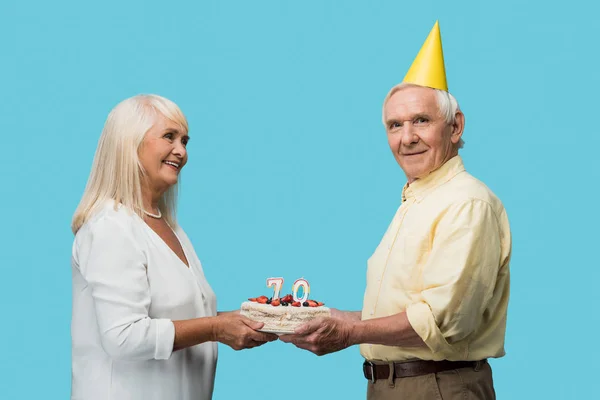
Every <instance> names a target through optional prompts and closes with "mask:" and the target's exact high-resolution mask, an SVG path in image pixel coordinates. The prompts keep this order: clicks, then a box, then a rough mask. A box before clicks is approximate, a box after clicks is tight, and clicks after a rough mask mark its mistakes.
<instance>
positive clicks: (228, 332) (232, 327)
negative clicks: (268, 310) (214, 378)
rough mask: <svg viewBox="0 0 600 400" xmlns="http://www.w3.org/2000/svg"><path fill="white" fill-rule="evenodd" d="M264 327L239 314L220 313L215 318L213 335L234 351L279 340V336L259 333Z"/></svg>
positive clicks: (260, 323)
mask: <svg viewBox="0 0 600 400" xmlns="http://www.w3.org/2000/svg"><path fill="white" fill-rule="evenodd" d="M263 325H264V324H263V323H262V322H256V321H252V320H251V319H248V318H246V317H244V316H242V315H240V314H239V312H229V313H219V316H218V317H216V318H215V324H214V328H213V329H214V331H213V332H214V334H213V335H214V338H215V341H217V342H221V343H223V344H226V345H227V346H229V347H231V348H232V349H234V350H243V349H250V348H252V347H257V346H261V345H263V344H265V343H267V342H272V341H274V340H277V338H278V336H277V335H273V334H271V333H264V332H257V330H258V329H260V328H262V327H263Z"/></svg>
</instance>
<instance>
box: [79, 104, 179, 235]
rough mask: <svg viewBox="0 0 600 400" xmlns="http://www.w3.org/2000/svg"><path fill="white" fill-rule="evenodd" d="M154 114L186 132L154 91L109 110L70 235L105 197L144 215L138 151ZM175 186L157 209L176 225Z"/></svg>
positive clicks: (175, 111) (170, 107)
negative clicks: (161, 116)
mask: <svg viewBox="0 0 600 400" xmlns="http://www.w3.org/2000/svg"><path fill="white" fill-rule="evenodd" d="M157 115H163V116H164V117H165V118H167V119H169V120H171V121H173V122H174V123H176V124H178V125H179V127H180V129H181V130H182V131H183V132H185V133H187V132H188V123H187V120H186V118H185V116H184V115H183V113H182V112H181V110H180V109H179V107H178V106H177V105H176V104H175V103H173V102H172V101H170V100H168V99H166V98H164V97H161V96H158V95H153V94H141V95H137V96H133V97H130V98H128V99H126V100H123V101H122V102H120V103H119V104H117V106H116V107H115V108H113V109H112V111H111V112H110V114H109V115H108V118H107V119H106V122H105V124H104V129H103V130H102V134H101V135H100V140H99V141H98V147H97V148H96V154H95V156H94V161H93V165H92V170H91V172H90V176H89V178H88V182H87V185H86V188H85V191H84V193H83V196H82V198H81V201H80V202H79V206H78V207H77V210H76V211H75V214H74V215H73V220H72V223H71V230H72V231H73V233H77V231H78V230H79V229H80V228H81V226H82V225H83V224H84V223H85V222H86V221H88V220H89V218H90V217H91V216H92V215H93V214H94V213H95V212H96V211H98V209H99V208H100V207H102V206H103V205H104V204H106V202H107V201H109V200H114V201H115V207H117V205H118V204H122V205H123V206H125V207H127V208H128V209H129V210H130V211H133V212H135V213H136V214H138V215H139V216H140V217H141V218H143V210H144V203H143V199H142V180H143V179H144V176H145V172H144V169H143V168H142V165H141V163H140V159H139V155H138V152H139V149H140V146H141V144H142V142H143V140H144V136H145V135H146V133H147V132H148V131H149V130H150V128H152V126H153V125H154V124H155V123H156V117H157ZM176 202H177V185H176V184H175V185H173V186H171V187H170V188H169V189H168V190H167V191H166V192H165V193H164V194H163V195H162V197H161V199H160V200H159V203H158V208H159V209H160V211H161V213H162V214H163V216H164V218H165V220H166V221H167V222H168V223H169V224H171V226H175V225H176V224H177V221H176V218H175V214H176Z"/></svg>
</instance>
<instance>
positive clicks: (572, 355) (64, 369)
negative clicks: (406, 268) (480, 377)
mask: <svg viewBox="0 0 600 400" xmlns="http://www.w3.org/2000/svg"><path fill="white" fill-rule="evenodd" d="M592 4H593V2H591V1H587V2H585V1H569V2H566V1H556V2H548V1H537V2H534V1H530V2H523V1H516V0H503V1H490V2H476V1H472V2H444V1H418V2H417V1H414V2H412V3H410V2H400V1H378V2H367V1H364V2H359V1H338V2H333V1H324V0H319V1H307V0H305V1H302V2H296V1H281V0H270V1H223V0H221V1H203V2H199V1H172V2H170V4H169V3H167V2H166V1H160V2H159V1H124V2H122V1H115V0H110V1H108V0H105V1H102V2H100V1H97V2H93V3H92V2H80V1H52V2H46V1H16V0H12V1H8V0H4V1H3V2H2V5H1V6H0V43H1V46H0V48H1V51H2V54H1V55H0V57H1V60H2V61H1V63H0V115H1V117H0V121H1V128H2V133H1V135H2V140H1V145H0V149H1V153H2V156H1V157H0V173H1V181H0V190H1V191H2V195H1V196H0V202H1V203H0V205H1V207H0V209H1V210H2V226H3V228H2V229H1V231H0V239H1V240H0V246H1V251H0V304H2V305H3V307H2V308H3V312H2V322H1V329H0V343H2V347H3V349H2V359H1V361H0V398H2V399H38V398H44V399H66V398H68V396H69V393H70V331H69V329H70V327H69V324H70V312H71V309H70V307H71V292H70V291H71V267H70V250H71V244H72V240H73V237H72V234H71V232H70V229H69V224H70V220H71V216H72V214H73V211H74V210H75V208H76V206H77V204H78V202H79V199H80V196H81V194H82V191H83V188H84V185H85V182H86V180H87V176H88V174H89V171H90V167H91V162H92V157H93V153H94V151H95V147H96V144H97V140H98V137H99V135H100V132H101V129H102V125H103V123H104V120H105V118H106V116H107V114H108V112H109V111H110V109H111V108H112V107H114V106H115V105H116V104H117V103H118V102H119V101H121V100H123V99H124V98H126V97H129V96H132V95H135V94H137V93H142V92H144V93H158V94H161V95H163V96H166V97H168V98H170V99H172V100H174V101H175V102H176V103H178V104H179V105H180V107H181V108H182V110H183V111H184V113H185V114H186V115H187V116H188V118H189V121H190V126H191V132H190V133H191V136H192V141H191V142H190V145H189V152H190V159H189V163H188V165H187V167H186V169H185V170H184V171H183V173H182V174H183V177H182V190H181V198H180V199H181V200H180V208H179V216H180V218H179V219H180V223H181V224H182V226H183V227H184V229H186V231H187V233H188V235H189V236H190V238H191V239H192V242H193V243H194V245H195V248H196V251H197V253H198V254H199V256H200V258H201V260H202V261H203V263H204V267H205V270H206V274H207V276H208V279H209V282H210V283H211V285H212V286H213V288H214V289H215V291H216V293H217V295H218V299H219V309H220V310H230V309H235V308H237V307H238V306H239V303H240V302H241V301H242V300H244V299H245V298H247V297H249V296H256V295H259V294H262V293H265V294H266V293H268V289H267V288H266V286H265V278H267V277H269V276H283V277H285V279H286V283H285V287H284V290H285V291H289V290H291V284H292V282H293V281H294V280H295V279H296V278H298V277H301V276H303V277H305V278H306V279H308V280H309V282H310V283H311V289H312V290H311V291H312V295H313V296H314V297H316V298H318V299H321V300H322V301H325V302H326V303H327V304H328V305H332V306H336V307H339V308H343V309H360V307H361V304H362V295H363V290H364V286H365V269H366V260H367V258H368V257H369V256H370V255H371V253H372V251H373V250H374V249H375V247H376V245H377V244H378V242H379V240H380V238H381V236H382V235H383V233H384V231H385V229H386V227H387V225H388V223H389V221H390V220H391V217H392V216H393V214H394V211H395V210H396V207H397V206H398V205H399V202H400V193H401V188H402V186H403V184H404V182H405V178H404V175H403V173H402V171H401V170H400V168H399V167H398V166H397V165H396V164H395V162H394V159H393V157H392V155H391V154H390V151H389V149H388V147H387V142H386V138H385V133H384V130H383V127H382V125H381V122H380V119H381V103H382V100H383V97H384V96H385V94H386V93H387V91H388V89H389V88H391V87H392V86H393V85H394V84H396V83H398V82H399V81H400V80H401V79H402V77H403V76H404V73H405V72H406V70H407V69H408V67H409V66H410V63H411V62H412V60H413V58H414V57H415V55H416V54H417V52H418V50H419V48H420V46H421V44H422V43H423V41H424V40H425V37H426V36H427V34H428V33H429V30H430V29H431V27H432V26H433V23H434V22H435V20H436V19H439V20H440V26H441V30H442V38H443V45H444V51H445V58H446V68H447V75H448V81H449V85H450V90H451V92H452V93H453V94H454V95H455V96H456V97H457V98H458V100H459V102H460V104H461V106H462V109H463V111H464V112H465V114H466V120H467V124H466V131H465V135H464V138H465V140H466V146H465V148H464V149H463V150H462V152H461V154H462V156H463V158H464V160H465V163H466V166H467V169H468V170H469V171H470V172H471V173H472V174H473V175H475V176H476V177H478V178H480V179H482V180H483V181H484V182H485V183H486V184H487V185H488V186H489V187H490V188H491V189H492V190H493V191H495V193H496V194H497V195H498V196H499V197H500V198H501V199H502V200H503V202H504V204H505V206H506V208H507V210H508V213H509V218H510V221H511V226H512V231H513V235H514V247H513V262H512V265H511V268H512V297H511V303H510V309H509V325H508V332H507V339H506V349H507V353H508V354H507V356H506V357H505V358H503V359H500V360H494V361H492V365H493V368H494V377H495V382H496V390H497V394H498V397H499V398H501V399H533V398H536V399H542V398H543V399H589V398H594V396H595V387H597V382H596V375H597V374H596V373H595V370H597V364H595V362H596V358H597V357H598V355H599V352H598V347H597V340H598V339H597V327H598V323H599V322H600V320H599V317H598V314H597V312H595V311H596V310H597V307H598V300H599V296H598V294H597V290H595V289H596V287H597V282H598V280H599V278H600V276H599V272H598V271H599V268H598V267H600V263H599V261H598V257H597V245H596V240H597V238H598V233H597V232H598V225H599V222H600V218H599V213H598V208H597V205H596V199H597V194H598V181H599V180H600V173H599V168H598V161H597V160H598V148H599V146H600V139H599V135H598V133H599V132H598V122H597V121H598V117H597V115H598V113H597V107H598V105H597V99H598V96H597V94H598V89H599V74H598V60H599V59H598V52H597V48H598V44H597V39H598V30H597V28H595V27H594V25H596V22H597V21H596V15H597V13H598V10H599V7H598V6H597V5H592ZM219 349H220V359H219V365H218V371H217V378H216V389H215V398H216V399H231V398H242V397H243V398H248V399H258V398H269V397H271V398H273V397H275V396H278V397H279V396H284V397H291V396H294V395H303V396H306V398H313V399H325V398H330V397H331V396H336V397H339V398H349V399H362V398H364V396H365V387H366V381H365V380H364V378H363V377H362V374H361V362H362V359H361V357H360V355H359V352H358V348H356V347H354V348H351V349H348V350H346V351H343V352H339V353H335V354H333V355H330V356H326V357H321V358H319V357H316V356H314V355H312V354H310V353H307V352H301V351H299V350H297V349H295V348H294V347H293V346H289V345H285V344H283V343H275V344H271V345H268V346H264V347H261V348H259V349H257V350H251V351H242V352H234V351H232V350H231V349H229V348H227V347H226V346H220V347H219ZM267 382H268V383H269V385H270V386H268V387H266V386H265V384H266V383H267Z"/></svg>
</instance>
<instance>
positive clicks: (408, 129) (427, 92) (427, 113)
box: [384, 86, 464, 183]
mask: <svg viewBox="0 0 600 400" xmlns="http://www.w3.org/2000/svg"><path fill="white" fill-rule="evenodd" d="M384 115H385V124H386V132H387V137H388V143H389V145H390V149H391V150H392V153H393V154H394V158H396V161H397V162H398V164H399V165H400V167H401V168H402V170H403V171H404V173H405V174H406V178H407V179H408V182H409V183H412V182H413V181H415V180H416V179H419V178H423V177H425V176H426V175H427V174H429V173H430V172H432V171H435V170H436V169H438V168H439V167H441V166H442V165H443V164H444V163H445V162H446V161H448V160H449V159H450V158H452V157H454V156H455V155H457V154H458V148H457V144H458V142H459V140H460V137H461V135H462V129H463V126H464V117H463V115H462V113H460V112H458V113H457V123H455V124H453V125H452V124H448V123H446V120H445V118H444V117H443V116H442V115H441V113H440V112H439V108H438V105H437V101H436V95H435V91H434V90H433V89H430V88H425V87H419V86H416V87H407V88H403V89H401V90H399V91H398V92H396V93H394V94H393V95H392V97H391V98H390V99H389V100H388V102H387V103H386V105H385V108H384Z"/></svg>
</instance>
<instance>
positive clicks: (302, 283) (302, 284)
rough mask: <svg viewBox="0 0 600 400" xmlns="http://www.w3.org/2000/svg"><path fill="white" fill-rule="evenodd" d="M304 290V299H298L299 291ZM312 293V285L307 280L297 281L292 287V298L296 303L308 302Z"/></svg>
mask: <svg viewBox="0 0 600 400" xmlns="http://www.w3.org/2000/svg"><path fill="white" fill-rule="evenodd" d="M300 288H302V297H298V290H299V289H300ZM309 293H310V285H309V284H308V281H307V280H306V279H297V280H296V282H294V284H293V285H292V296H294V301H299V302H300V304H302V303H304V302H305V301H306V300H308V294H309Z"/></svg>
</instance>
